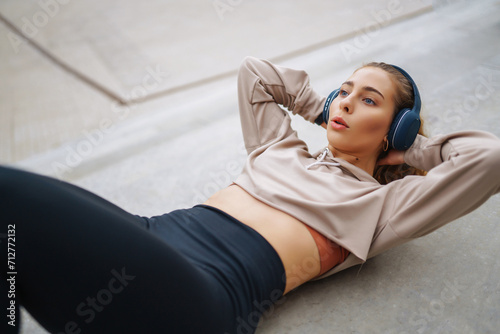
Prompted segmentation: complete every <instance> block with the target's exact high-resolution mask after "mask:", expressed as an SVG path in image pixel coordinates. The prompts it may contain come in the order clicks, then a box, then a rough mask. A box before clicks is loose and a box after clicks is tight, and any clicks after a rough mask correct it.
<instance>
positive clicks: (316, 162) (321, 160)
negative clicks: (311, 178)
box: [306, 147, 340, 169]
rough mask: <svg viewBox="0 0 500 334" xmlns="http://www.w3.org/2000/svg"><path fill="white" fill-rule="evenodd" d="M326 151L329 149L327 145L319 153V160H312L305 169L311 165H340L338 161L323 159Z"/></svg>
mask: <svg viewBox="0 0 500 334" xmlns="http://www.w3.org/2000/svg"><path fill="white" fill-rule="evenodd" d="M328 151H329V149H328V147H325V149H324V150H323V153H321V157H319V160H318V161H315V162H313V163H312V164H310V165H307V166H306V169H309V168H311V167H312V166H316V165H327V166H340V164H339V163H338V162H328V161H323V160H324V159H325V157H326V155H327V154H328Z"/></svg>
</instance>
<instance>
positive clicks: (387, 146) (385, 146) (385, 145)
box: [384, 140, 389, 152]
mask: <svg viewBox="0 0 500 334" xmlns="http://www.w3.org/2000/svg"><path fill="white" fill-rule="evenodd" d="M388 149H389V141H388V140H386V141H385V144H384V152H387V150H388Z"/></svg>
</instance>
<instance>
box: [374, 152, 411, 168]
mask: <svg viewBox="0 0 500 334" xmlns="http://www.w3.org/2000/svg"><path fill="white" fill-rule="evenodd" d="M404 155H405V151H397V150H390V151H389V153H388V154H387V155H386V156H385V157H384V158H382V159H380V160H379V161H377V165H378V166H382V165H401V164H404V162H405V159H404Z"/></svg>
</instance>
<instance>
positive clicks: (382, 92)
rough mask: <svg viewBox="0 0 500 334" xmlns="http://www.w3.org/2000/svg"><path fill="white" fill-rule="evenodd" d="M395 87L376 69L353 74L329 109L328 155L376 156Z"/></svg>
mask: <svg viewBox="0 0 500 334" xmlns="http://www.w3.org/2000/svg"><path fill="white" fill-rule="evenodd" d="M395 90H396V87H395V85H394V83H393V81H392V80H391V78H390V75H389V74H388V73H387V72H385V71H384V70H382V69H379V68H376V67H363V68H361V69H359V70H357V71H356V72H355V73H354V74H353V75H352V76H351V77H350V78H349V79H348V80H347V81H346V82H344V83H343V84H342V86H341V88H340V92H339V95H338V96H337V97H336V98H335V100H333V101H332V104H331V105H330V119H329V122H328V124H327V138H328V143H329V147H330V150H331V151H332V152H341V153H345V154H349V155H353V156H355V157H357V158H361V157H367V156H373V155H374V154H376V155H377V156H378V153H379V152H380V149H381V148H382V147H383V146H382V145H383V143H384V138H385V136H386V135H387V133H388V132H389V127H390V125H391V122H392V119H393V114H394V93H395Z"/></svg>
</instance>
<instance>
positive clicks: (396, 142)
mask: <svg viewBox="0 0 500 334" xmlns="http://www.w3.org/2000/svg"><path fill="white" fill-rule="evenodd" d="M391 66H392V67H394V68H395V69H396V70H398V71H399V72H401V74H403V75H404V76H405V77H406V78H407V79H408V81H409V82H410V83H411V85H412V87H413V97H414V100H415V102H414V104H413V108H411V109H410V108H404V109H402V110H400V111H399V112H398V113H397V114H396V117H394V120H393V121H392V124H391V127H390V129H389V134H388V135H387V139H388V140H389V147H392V148H394V149H396V150H406V149H408V148H409V147H410V146H411V145H412V144H413V142H414V141H415V138H416V137H417V134H418V130H419V129H420V107H421V105H422V103H421V101H420V94H419V92H418V88H417V85H416V84H415V82H414V81H413V79H412V78H411V77H410V75H409V74H408V73H406V71H405V70H403V69H402V68H400V67H398V66H395V65H391ZM339 92H340V89H336V90H334V91H333V92H331V93H330V95H328V98H327V99H326V102H325V106H324V107H323V120H324V121H325V122H328V119H329V115H330V104H331V103H332V101H333V100H334V99H335V98H336V97H337V96H338V95H339Z"/></svg>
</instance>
